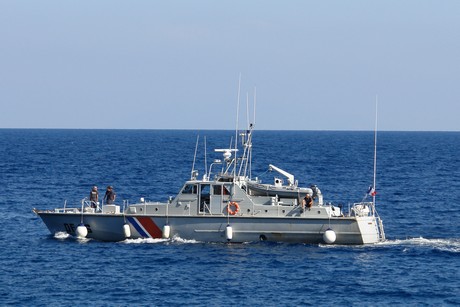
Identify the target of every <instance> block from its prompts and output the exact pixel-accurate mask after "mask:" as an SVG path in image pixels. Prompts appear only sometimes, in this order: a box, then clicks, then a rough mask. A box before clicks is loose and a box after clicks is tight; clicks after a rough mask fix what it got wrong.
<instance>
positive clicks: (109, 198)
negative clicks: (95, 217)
mask: <svg viewBox="0 0 460 307" xmlns="http://www.w3.org/2000/svg"><path fill="white" fill-rule="evenodd" d="M116 197H117V194H115V191H114V190H113V187H112V186H111V185H109V186H108V187H107V190H106V191H105V195H104V201H105V203H106V204H107V205H110V204H113V203H114V201H115V198H116Z"/></svg>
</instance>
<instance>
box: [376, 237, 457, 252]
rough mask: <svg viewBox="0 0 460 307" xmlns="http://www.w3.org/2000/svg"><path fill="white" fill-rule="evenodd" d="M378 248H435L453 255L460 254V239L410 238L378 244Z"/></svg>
mask: <svg viewBox="0 0 460 307" xmlns="http://www.w3.org/2000/svg"><path fill="white" fill-rule="evenodd" d="M375 245H376V246H406V247H410V246H418V247H427V248H433V249H437V250H440V251H447V252H453V253H460V239H458V238H450V239H426V238H423V237H419V238H408V239H395V240H387V241H384V242H380V243H376V244H375Z"/></svg>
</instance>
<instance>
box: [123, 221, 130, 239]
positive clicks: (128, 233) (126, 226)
mask: <svg viewBox="0 0 460 307" xmlns="http://www.w3.org/2000/svg"><path fill="white" fill-rule="evenodd" d="M123 233H124V234H125V238H129V237H131V228H129V225H128V224H126V223H125V224H124V225H123Z"/></svg>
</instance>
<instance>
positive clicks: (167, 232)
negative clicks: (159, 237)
mask: <svg viewBox="0 0 460 307" xmlns="http://www.w3.org/2000/svg"><path fill="white" fill-rule="evenodd" d="M170 235H171V226H169V225H168V224H166V225H164V226H163V239H169V236H170Z"/></svg>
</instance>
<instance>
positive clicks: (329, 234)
mask: <svg viewBox="0 0 460 307" xmlns="http://www.w3.org/2000/svg"><path fill="white" fill-rule="evenodd" d="M336 239H337V235H336V234H335V232H334V230H332V229H330V228H328V229H327V230H326V231H325V232H324V234H323V240H324V242H326V243H327V244H332V243H334V242H335V240H336Z"/></svg>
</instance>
